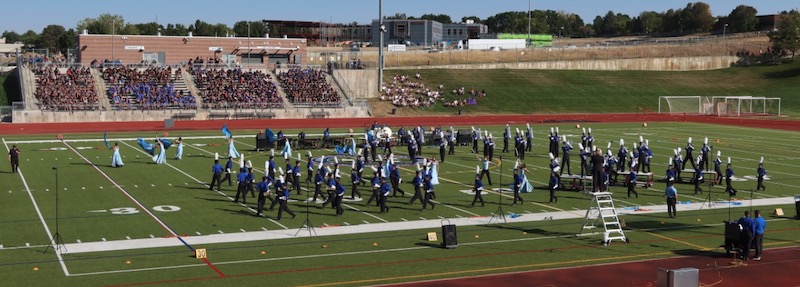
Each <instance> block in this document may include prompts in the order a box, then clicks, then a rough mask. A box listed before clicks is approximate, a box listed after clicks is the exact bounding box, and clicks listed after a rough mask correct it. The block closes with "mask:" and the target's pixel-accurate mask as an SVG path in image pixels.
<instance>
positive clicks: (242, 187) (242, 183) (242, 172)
mask: <svg viewBox="0 0 800 287" xmlns="http://www.w3.org/2000/svg"><path fill="white" fill-rule="evenodd" d="M236 182H237V183H238V185H237V187H236V197H235V198H234V199H233V202H239V195H242V203H244V204H247V187H246V185H247V170H246V169H245V168H240V169H239V173H238V174H237V175H236Z"/></svg>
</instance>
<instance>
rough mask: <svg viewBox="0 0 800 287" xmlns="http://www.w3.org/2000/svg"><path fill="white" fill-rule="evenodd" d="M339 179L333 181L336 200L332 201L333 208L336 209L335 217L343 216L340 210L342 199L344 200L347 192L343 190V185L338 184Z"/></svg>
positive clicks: (342, 209)
mask: <svg viewBox="0 0 800 287" xmlns="http://www.w3.org/2000/svg"><path fill="white" fill-rule="evenodd" d="M340 181H341V180H340V179H338V178H337V179H336V180H335V190H336V195H335V196H336V198H335V199H334V200H333V207H334V208H336V216H342V214H344V208H342V199H343V198H344V194H345V193H346V192H347V190H346V189H345V188H344V185H343V184H342V183H341V182H340Z"/></svg>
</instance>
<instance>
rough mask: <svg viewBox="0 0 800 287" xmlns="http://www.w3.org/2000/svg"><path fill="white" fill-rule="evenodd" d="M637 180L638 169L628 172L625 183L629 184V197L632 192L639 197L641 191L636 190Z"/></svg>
mask: <svg viewBox="0 0 800 287" xmlns="http://www.w3.org/2000/svg"><path fill="white" fill-rule="evenodd" d="M636 180H637V178H636V171H633V170H632V171H630V173H628V177H627V178H626V179H625V181H626V184H625V185H627V186H628V198H631V193H633V194H634V195H636V198H639V193H638V192H636Z"/></svg>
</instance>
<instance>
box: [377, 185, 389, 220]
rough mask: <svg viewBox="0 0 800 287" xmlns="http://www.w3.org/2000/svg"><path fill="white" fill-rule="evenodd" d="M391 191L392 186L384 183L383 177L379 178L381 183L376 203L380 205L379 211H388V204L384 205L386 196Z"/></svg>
mask: <svg viewBox="0 0 800 287" xmlns="http://www.w3.org/2000/svg"><path fill="white" fill-rule="evenodd" d="M391 191H392V187H391V186H389V184H388V183H386V179H385V178H381V185H380V188H379V192H380V198H379V199H378V205H380V207H381V213H384V212H389V206H386V198H388V197H389V192H391Z"/></svg>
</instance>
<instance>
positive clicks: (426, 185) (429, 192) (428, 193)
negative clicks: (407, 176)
mask: <svg viewBox="0 0 800 287" xmlns="http://www.w3.org/2000/svg"><path fill="white" fill-rule="evenodd" d="M422 187H423V189H425V200H423V201H422V210H426V209H428V204H430V205H431V209H434V208H435V207H436V204H434V203H433V202H432V201H431V199H432V198H434V197H436V194H435V193H434V191H433V183H431V176H430V175H426V176H425V181H424V182H423V183H422Z"/></svg>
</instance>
